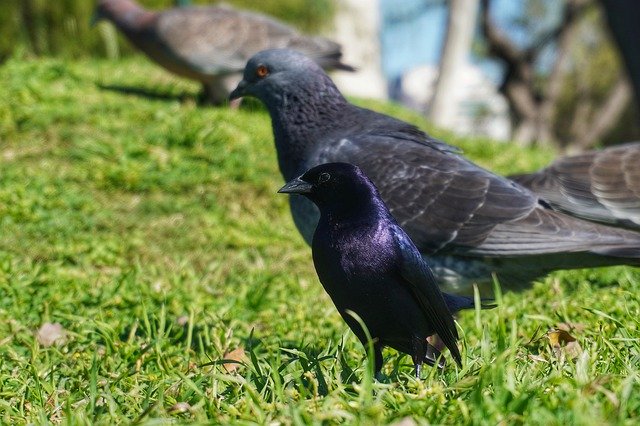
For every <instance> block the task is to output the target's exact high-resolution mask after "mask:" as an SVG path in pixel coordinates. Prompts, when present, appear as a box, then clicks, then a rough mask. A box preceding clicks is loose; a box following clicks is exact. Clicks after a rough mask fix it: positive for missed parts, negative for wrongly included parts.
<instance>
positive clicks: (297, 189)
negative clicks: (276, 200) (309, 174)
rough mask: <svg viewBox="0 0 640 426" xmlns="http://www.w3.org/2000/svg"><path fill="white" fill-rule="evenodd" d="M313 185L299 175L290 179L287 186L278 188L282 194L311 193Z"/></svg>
mask: <svg viewBox="0 0 640 426" xmlns="http://www.w3.org/2000/svg"><path fill="white" fill-rule="evenodd" d="M312 189H313V185H311V184H310V183H309V182H305V181H303V180H302V179H300V178H299V177H297V178H295V179H293V180H291V181H289V182H288V183H287V184H286V185H285V186H283V187H282V188H280V189H279V190H278V193H280V194H310V193H311V190H312Z"/></svg>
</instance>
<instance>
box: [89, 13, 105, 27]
mask: <svg viewBox="0 0 640 426" xmlns="http://www.w3.org/2000/svg"><path fill="white" fill-rule="evenodd" d="M100 21H102V16H100V13H98V12H97V11H96V12H93V15H91V20H90V21H89V26H91V27H95V26H96V24H97V23H98V22H100Z"/></svg>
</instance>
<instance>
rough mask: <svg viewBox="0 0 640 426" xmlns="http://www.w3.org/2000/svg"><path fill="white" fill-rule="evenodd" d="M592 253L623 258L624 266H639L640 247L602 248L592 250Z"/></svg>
mask: <svg viewBox="0 0 640 426" xmlns="http://www.w3.org/2000/svg"><path fill="white" fill-rule="evenodd" d="M592 251H593V253H596V254H600V255H603V256H610V257H612V258H624V259H625V262H624V263H625V264H627V265H633V266H640V246H636V247H634V246H629V247H611V248H609V247H604V248H598V249H594V250H592Z"/></svg>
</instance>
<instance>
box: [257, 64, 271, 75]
mask: <svg viewBox="0 0 640 426" xmlns="http://www.w3.org/2000/svg"><path fill="white" fill-rule="evenodd" d="M256 75H257V76H258V77H260V78H265V77H266V76H267V75H269V68H267V67H266V66H264V65H259V66H258V68H256Z"/></svg>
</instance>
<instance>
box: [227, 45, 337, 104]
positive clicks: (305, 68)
mask: <svg viewBox="0 0 640 426" xmlns="http://www.w3.org/2000/svg"><path fill="white" fill-rule="evenodd" d="M326 80H329V77H328V76H327V75H326V74H325V72H324V71H323V69H322V68H321V67H320V66H319V65H318V64H317V63H316V62H314V61H313V59H311V58H309V57H307V56H305V55H303V54H302V53H300V52H297V51H295V50H290V49H269V50H263V51H261V52H258V53H256V54H255V55H254V56H253V57H252V58H251V59H249V62H247V65H246V66H245V68H244V74H243V77H242V81H241V82H240V83H239V84H238V87H236V88H235V90H233V91H232V92H231V94H230V95H229V99H230V100H234V99H238V98H241V97H243V96H253V97H256V98H258V99H260V100H261V101H262V102H264V103H265V104H267V106H268V105H269V104H270V102H271V101H272V100H273V99H275V98H281V97H282V94H283V92H284V91H285V90H289V91H290V90H291V89H292V88H304V87H310V86H312V85H313V84H314V82H318V81H326ZM329 81H330V80H329Z"/></svg>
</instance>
